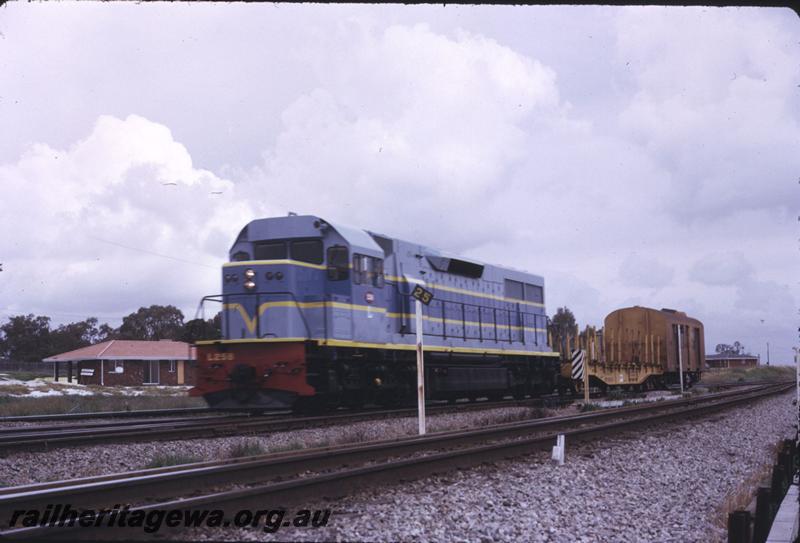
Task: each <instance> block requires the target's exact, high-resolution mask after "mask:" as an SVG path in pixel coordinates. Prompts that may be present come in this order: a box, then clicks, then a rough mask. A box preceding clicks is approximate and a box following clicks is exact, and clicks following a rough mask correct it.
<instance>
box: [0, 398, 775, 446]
mask: <svg viewBox="0 0 800 543" xmlns="http://www.w3.org/2000/svg"><path fill="white" fill-rule="evenodd" d="M767 385H768V384H764V385H761V386H767ZM754 386H757V385H754ZM560 399H561V398H559V400H560ZM554 400H555V398H541V397H540V398H531V399H524V400H503V401H495V402H492V401H483V402H467V403H460V404H448V405H432V406H430V407H429V408H428V411H429V413H430V414H438V413H449V412H459V411H473V410H487V409H493V408H500V407H526V406H527V407H533V406H539V405H542V404H545V405H547V402H548V401H550V402H552V401H554ZM568 400H569V401H574V400H575V399H574V398H568ZM642 403H645V402H642ZM280 414H283V413H275V414H272V415H260V416H249V417H248V416H246V414H243V413H233V414H229V415H224V416H217V417H204V418H197V417H187V418H183V419H166V420H163V419H162V420H155V421H153V420H145V421H139V420H137V421H116V422H108V423H104V422H99V423H85V424H83V425H80V424H76V425H60V426H49V427H44V428H42V427H36V426H28V427H12V428H0V456H4V455H8V454H9V453H12V452H15V451H20V450H49V449H53V448H60V447H69V446H86V445H93V444H104V443H122V442H135V441H164V440H174V439H199V438H214V437H226V436H233V435H249V434H255V433H262V432H278V431H289V430H295V429H302V428H309V427H321V426H329V425H332V424H343V423H348V422H360V421H368V420H376V419H383V418H390V417H404V416H415V415H416V414H417V410H416V409H414V408H404V409H394V410H385V409H373V410H363V411H355V412H345V413H341V412H339V413H336V412H334V413H328V414H324V415H316V416H310V417H301V416H298V415H290V416H287V417H284V418H276V417H277V416H279V415H280Z"/></svg>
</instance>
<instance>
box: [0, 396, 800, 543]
mask: <svg viewBox="0 0 800 543" xmlns="http://www.w3.org/2000/svg"><path fill="white" fill-rule="evenodd" d="M785 389H786V387H778V386H772V387H761V388H759V389H758V390H749V391H736V392H726V393H721V394H718V395H713V397H712V396H711V395H709V396H704V397H700V398H691V399H687V400H678V401H674V402H658V403H657V405H649V406H634V407H628V408H619V409H609V410H604V411H599V412H598V411H595V412H590V413H585V414H581V415H576V416H567V417H554V418H553V419H548V420H535V421H523V422H517V423H509V424H504V425H498V426H495V427H492V428H483V429H479V430H469V431H452V432H442V433H437V434H429V435H428V436H424V437H416V438H406V439H402V440H393V441H384V442H372V443H366V444H360V445H345V446H340V447H335V448H324V449H315V450H307V451H303V452H301V453H299V454H298V453H280V454H272V455H265V456H261V457H250V458H243V459H238V460H226V461H222V462H205V463H197V464H189V465H185V466H174V467H169V468H157V469H153V470H143V471H140V472H132V473H123V474H116V475H107V476H101V477H91V478H83V479H76V480H71V481H61V482H51V483H39V484H35V485H27V486H23V487H11V488H6V489H0V511H11V510H19V509H35V508H42V507H43V506H44V505H45V504H48V503H70V504H71V506H72V507H73V508H79V507H80V508H86V507H92V506H103V507H110V506H112V505H114V504H119V503H131V500H134V499H138V498H147V499H148V500H151V499H153V498H160V497H165V496H166V497H169V496H175V495H183V494H186V493H187V492H188V491H191V490H196V489H197V485H198V484H199V485H200V486H201V487H202V488H209V487H213V486H219V485H230V484H235V483H250V484H252V483H257V482H261V481H266V480H269V479H274V478H276V477H278V478H285V477H286V476H287V475H288V474H299V473H303V472H305V471H309V470H311V471H319V470H324V469H333V468H337V467H338V468H341V466H343V465H353V463H355V462H359V461H371V462H376V461H378V460H385V461H386V463H385V464H380V465H374V466H371V467H369V468H355V469H349V470H347V469H346V470H343V471H339V472H335V473H333V474H327V475H318V476H310V477H308V478H302V479H301V480H299V481H298V480H295V481H287V482H285V483H277V484H275V483H271V484H269V485H267V486H259V487H256V490H257V492H261V493H262V494H264V495H275V493H278V495H280V496H281V499H288V498H287V496H289V495H292V493H297V492H300V494H298V496H304V497H308V496H307V495H303V494H302V492H304V491H303V490H302V489H304V488H311V487H308V486H307V485H308V484H311V483H309V481H312V480H313V481H316V482H315V483H314V485H317V486H313V488H315V489H317V490H315V491H314V492H317V494H316V495H317V496H319V494H318V492H321V491H323V490H320V488H322V489H325V490H324V491H325V492H328V491H329V489H330V487H329V486H325V485H330V484H332V485H334V488H335V487H336V486H337V485H340V484H343V483H348V481H351V479H353V478H355V479H354V480H360V479H361V478H363V477H365V476H366V477H367V478H372V477H374V475H375V473H376V471H375V470H376V469H377V470H378V472H381V470H382V469H388V468H386V466H389V465H394V464H396V465H397V466H398V467H399V469H400V470H401V471H400V474H404V473H405V472H404V471H403V470H404V469H406V467H407V466H413V465H415V464H414V463H415V462H420V463H421V464H420V465H423V466H425V465H428V464H429V463H430V462H431V460H425V459H426V458H431V459H432V458H441V459H443V460H442V462H445V463H446V460H444V459H446V458H450V457H451V456H452V458H455V459H458V462H462V461H463V459H464V458H473V455H474V458H473V459H474V460H475V459H479V461H486V459H487V456H486V454H487V451H489V452H491V451H495V452H496V453H497V454H500V455H501V456H502V455H506V456H508V455H515V454H518V449H519V447H523V449H524V448H525V447H533V448H537V447H539V448H541V447H542V446H549V445H552V442H553V439H554V437H553V435H545V436H541V435H539V436H531V432H539V433H541V432H542V431H544V430H552V429H553V428H557V427H559V426H568V427H574V426H576V425H579V424H585V423H588V422H599V424H593V425H590V426H586V427H584V428H578V429H571V430H567V431H564V432H563V433H565V434H566V435H567V437H568V438H569V439H570V443H571V442H572V440H573V439H575V438H578V437H582V436H583V437H585V436H588V435H597V434H599V435H605V434H606V433H608V432H611V431H617V430H620V429H624V428H628V427H631V425H638V424H645V423H648V424H649V423H652V422H656V421H660V420H666V419H671V418H680V417H687V416H693V415H698V414H703V413H706V412H709V411H712V410H718V409H722V408H723V407H727V406H731V405H736V404H739V403H742V402H745V401H750V400H753V399H758V398H762V397H764V396H766V395H768V394H773V393H777V392H781V391H782V390H785ZM654 411H655V412H656V413H655V414H651V413H652V412H654ZM658 411H663V412H662V413H658ZM630 415H637V416H635V417H634V418H633V419H625V418H623V420H619V421H616V422H606V423H603V421H606V420H608V419H613V418H619V417H628V416H630ZM512 438H519V439H518V441H511V442H508V441H506V442H505V443H498V444H493V445H480V446H478V447H471V448H467V449H464V450H457V451H455V452H454V451H449V452H445V453H433V454H432V455H430V456H426V457H422V458H417V459H411V460H400V461H395V460H390V459H391V458H392V457H396V456H398V455H401V454H409V453H415V452H419V451H422V450H428V451H429V450H431V449H433V450H436V449H441V448H443V447H453V446H457V445H465V444H466V445H471V444H474V443H486V442H487V441H491V440H498V439H512ZM525 450H527V449H525ZM492 454H494V453H492ZM448 455H451V456H448ZM433 465H435V466H441V465H442V464H440V463H435V462H434V464H433ZM457 465H458V466H461V464H460V463H457ZM380 466H384V468H380ZM364 470H366V471H364ZM337 473H341V474H344V475H341V476H337V475H336V474H337ZM337 477H338V478H337ZM339 478H341V481H340V480H339ZM304 481H305V482H304ZM331 481H334V482H331ZM335 481H339V482H335ZM192 484H194V486H192ZM320 484H321V485H322V487H319V486H318V485H320ZM348 484H349V483H348ZM298 489H300V490H298ZM251 490H253V489H248V490H246V491H240V490H236V491H228V492H222V493H215V494H212V495H211V496H213V498H209V497H208V496H202V497H200V498H187V499H182V500H179V502H168V503H159V504H158V505H156V506H153V507H163V508H169V506H171V505H175V504H177V503H180V504H182V505H181V506H179V507H178V508H185V507H190V506H191V507H195V506H201V505H207V504H209V503H214V504H217V505H218V504H219V503H220V502H218V501H213V500H219V499H221V497H222V496H227V498H226V500H227V499H229V498H230V499H232V500H234V501H237V500H239V499H240V498H242V497H243V496H252V495H253V494H251V493H249V492H250V491H251ZM284 491H286V492H288V494H286V495H285V494H284V493H283V492H284ZM242 492H245V494H242ZM262 494H259V495H262ZM209 499H210V500H212V501H204V500H209ZM198 500H199V501H198ZM6 519H7V517H5V518H4V517H3V516H2V514H0V522H7V520H6ZM32 533H33V532H31V531H25V530H22V531H20V530H12V531H9V532H7V533H6V534H3V535H25V534H32ZM38 533H39V534H41V533H43V532H38Z"/></svg>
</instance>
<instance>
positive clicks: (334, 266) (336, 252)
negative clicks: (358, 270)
mask: <svg viewBox="0 0 800 543" xmlns="http://www.w3.org/2000/svg"><path fill="white" fill-rule="evenodd" d="M347 253H348V251H347V247H344V246H342V245H334V246H333V247H328V279H330V280H331V281H341V280H343V279H347V278H348V277H350V265H349V258H348V256H349V255H348V254H347Z"/></svg>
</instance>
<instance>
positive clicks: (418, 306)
mask: <svg viewBox="0 0 800 543" xmlns="http://www.w3.org/2000/svg"><path fill="white" fill-rule="evenodd" d="M411 296H413V297H414V299H415V300H416V302H415V310H416V313H417V320H416V329H417V406H418V409H419V435H424V434H425V359H424V357H423V349H422V304H425V305H428V304H429V303H431V300H433V293H432V292H429V291H427V290H425V289H424V288H422V287H421V286H419V285H417V286H415V287H414V291H413V292H412V293H411Z"/></svg>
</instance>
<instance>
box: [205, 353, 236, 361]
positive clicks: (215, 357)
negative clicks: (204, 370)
mask: <svg viewBox="0 0 800 543" xmlns="http://www.w3.org/2000/svg"><path fill="white" fill-rule="evenodd" d="M206 360H207V361H209V362H227V361H230V360H233V353H208V354H207V355H206Z"/></svg>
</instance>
